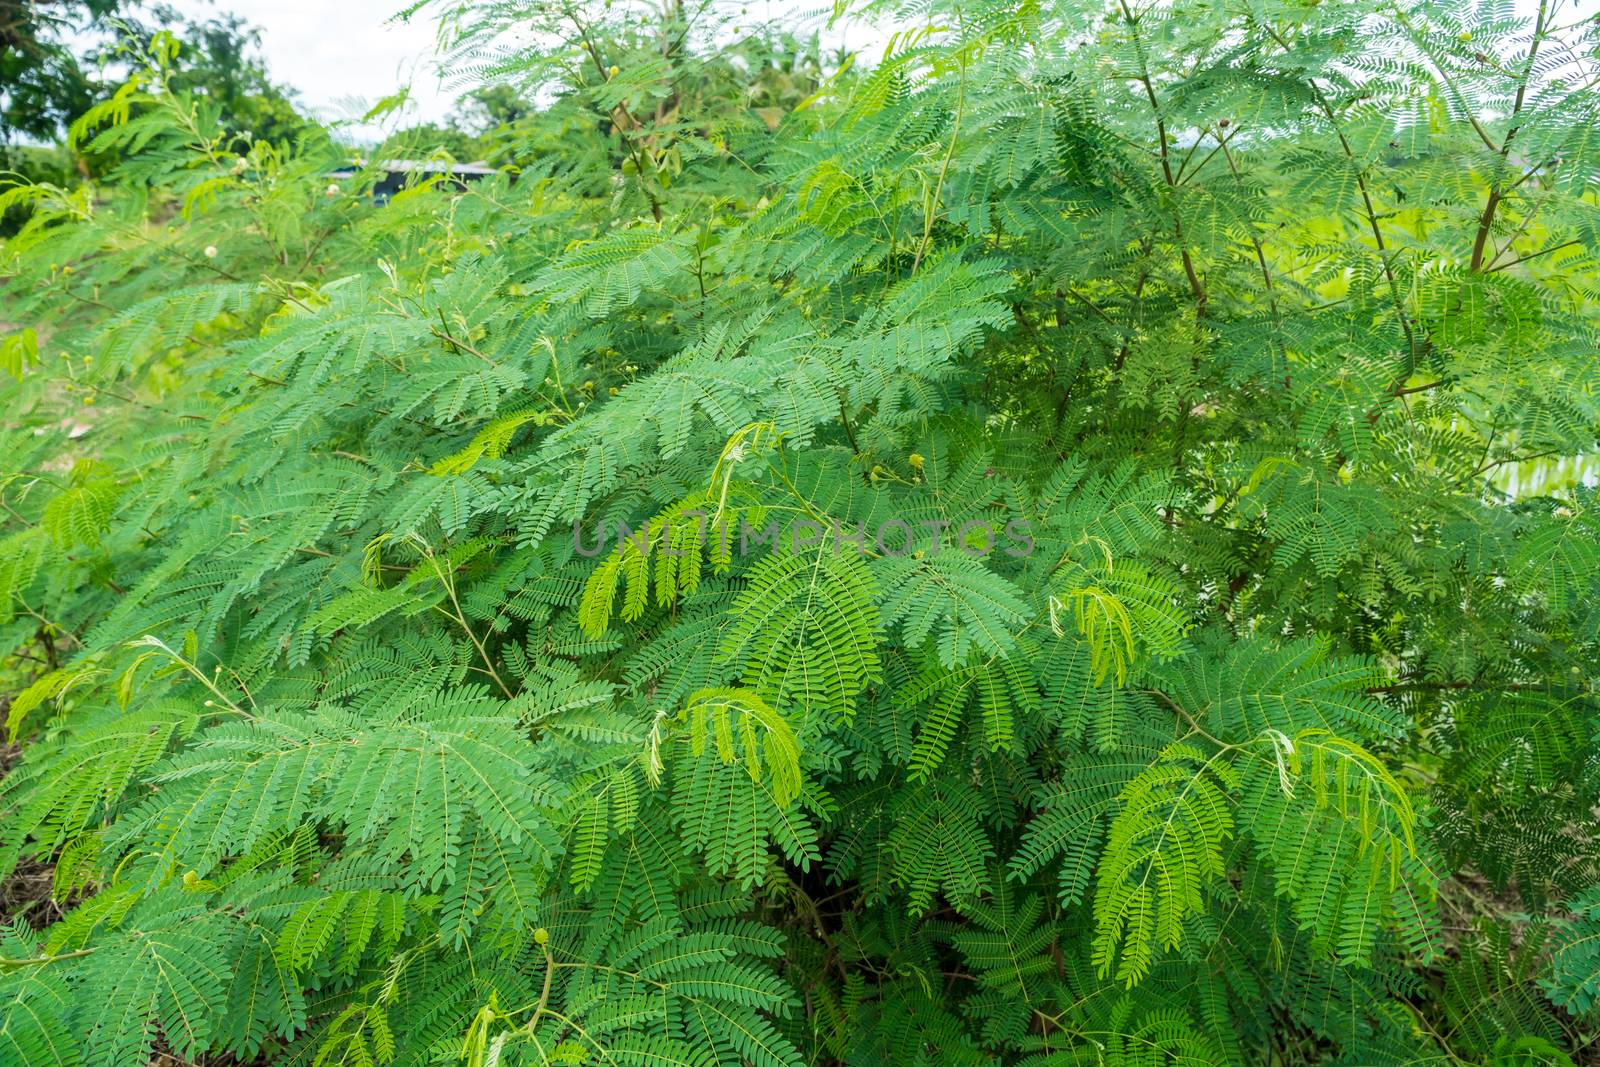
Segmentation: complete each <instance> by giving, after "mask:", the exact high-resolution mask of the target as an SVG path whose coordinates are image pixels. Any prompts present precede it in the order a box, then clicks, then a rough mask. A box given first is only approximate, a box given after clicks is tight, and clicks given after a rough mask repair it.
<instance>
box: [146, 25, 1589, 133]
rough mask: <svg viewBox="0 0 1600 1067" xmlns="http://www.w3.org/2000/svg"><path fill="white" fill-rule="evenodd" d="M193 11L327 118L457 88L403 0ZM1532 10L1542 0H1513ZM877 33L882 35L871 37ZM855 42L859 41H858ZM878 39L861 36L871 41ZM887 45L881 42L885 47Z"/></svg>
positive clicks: (433, 108) (437, 102) (422, 113)
mask: <svg viewBox="0 0 1600 1067" xmlns="http://www.w3.org/2000/svg"><path fill="white" fill-rule="evenodd" d="M169 2H170V3H172V4H173V6H175V7H177V8H178V9H179V10H181V11H184V12H186V13H189V14H192V15H202V16H203V15H206V14H208V13H213V14H214V13H216V12H218V11H235V12H238V13H239V14H240V15H243V16H244V17H245V18H246V19H247V20H248V21H250V22H252V23H254V24H255V25H257V26H259V27H261V29H262V31H263V32H262V41H261V47H262V52H263V53H264V54H265V56H266V61H267V69H268V70H269V71H271V73H272V77H273V78H274V79H275V80H276V81H278V82H280V83H283V84H286V85H288V86H291V87H292V88H294V89H295V90H297V91H298V92H299V94H300V99H301V101H302V102H303V103H305V104H307V105H309V106H310V107H311V108H312V109H313V110H315V111H316V112H317V113H318V114H319V115H320V116H321V117H323V118H330V119H331V118H345V117H350V116H351V115H352V114H355V115H359V114H360V113H361V112H362V111H364V110H365V109H366V107H367V106H368V105H370V104H373V103H375V102H376V101H378V100H379V99H381V98H382V97H384V96H387V95H388V94H389V93H392V92H394V91H395V90H396V89H397V88H399V87H400V86H402V85H410V86H411V91H412V99H413V101H414V108H413V110H412V111H411V112H410V117H412V118H413V119H414V120H428V119H440V118H443V117H444V116H445V115H447V114H448V113H449V112H450V109H451V106H452V104H453V102H454V99H455V97H456V96H457V95H458V94H457V92H455V91H454V90H451V89H449V88H447V87H446V86H443V85H441V84H440V81H439V78H438V76H437V73H436V71H435V70H434V68H433V66H432V62H431V60H432V56H433V51H434V27H433V21H432V19H431V18H429V17H427V16H426V14H424V15H422V16H418V17H417V18H414V19H412V20H411V22H409V23H403V22H402V23H395V22H391V21H390V17H391V16H392V15H393V14H394V12H395V11H397V10H399V9H400V8H401V7H402V6H404V2H405V0H169ZM1515 3H1516V7H1517V9H1518V10H1519V11H1525V12H1527V13H1529V14H1531V13H1532V12H1533V11H1534V10H1535V9H1536V8H1537V6H1538V0H1515ZM1558 3H1559V5H1560V10H1561V12H1562V14H1563V16H1564V17H1565V18H1572V17H1574V16H1577V15H1580V14H1586V13H1587V14H1600V0H1558ZM749 6H750V7H751V8H754V9H757V10H759V9H761V8H765V9H766V10H767V12H768V13H769V14H771V15H776V14H778V13H780V12H782V11H783V10H785V9H786V8H794V7H798V8H800V9H802V10H805V11H808V12H815V11H816V10H818V9H819V8H825V7H826V6H827V5H826V4H825V3H823V2H822V0H753V2H751V3H750V5H749ZM873 36H876V35H873ZM852 43H854V42H852ZM875 43H876V42H862V43H861V44H860V45H858V47H866V46H869V45H871V44H875ZM879 47H881V45H879Z"/></svg>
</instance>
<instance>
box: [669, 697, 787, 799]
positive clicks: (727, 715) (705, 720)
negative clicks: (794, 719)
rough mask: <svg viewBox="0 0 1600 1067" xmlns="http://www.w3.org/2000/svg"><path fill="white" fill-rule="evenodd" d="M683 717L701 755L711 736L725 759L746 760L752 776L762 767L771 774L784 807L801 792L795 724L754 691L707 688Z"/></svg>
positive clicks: (753, 778)
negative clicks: (790, 723)
mask: <svg viewBox="0 0 1600 1067" xmlns="http://www.w3.org/2000/svg"><path fill="white" fill-rule="evenodd" d="M682 718H683V719H686V720H687V722H688V726H689V748H690V751H691V752H693V753H694V755H695V756H696V757H699V756H702V755H704V754H705V752H706V746H707V743H708V742H709V743H710V744H711V745H712V747H714V748H715V749H716V753H717V758H718V759H720V760H721V761H722V762H723V763H725V764H727V763H736V762H737V763H742V764H743V765H744V768H745V770H746V772H748V773H749V775H750V780H751V781H753V782H760V781H761V778H762V774H763V772H765V773H766V774H767V775H769V776H770V777H771V779H772V798H773V800H774V801H775V802H776V803H777V805H778V806H779V807H786V806H787V805H788V804H790V803H791V802H792V801H793V800H794V799H795V797H797V796H799V795H800V745H799V743H798V742H797V741H796V740H795V736H794V730H793V728H792V727H790V725H789V724H788V723H787V722H786V721H784V719H783V717H782V716H781V715H779V714H778V713H777V712H776V711H774V710H772V708H771V707H770V706H769V705H768V704H767V702H766V701H764V700H762V699H761V698H760V697H759V696H757V695H756V694H755V693H754V692H751V691H749V690H743V689H702V690H701V691H700V692H698V693H695V694H694V695H693V696H691V697H690V698H689V705H688V707H686V708H685V709H684V711H683V715H682ZM652 766H658V765H657V764H655V763H652ZM657 773H659V771H657Z"/></svg>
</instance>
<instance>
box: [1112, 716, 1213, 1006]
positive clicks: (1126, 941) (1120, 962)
mask: <svg viewBox="0 0 1600 1067" xmlns="http://www.w3.org/2000/svg"><path fill="white" fill-rule="evenodd" d="M1238 785H1239V779H1238V775H1237V773H1236V772H1235V771H1234V770H1233V769H1232V767H1231V766H1230V765H1229V764H1227V763H1226V762H1223V761H1219V760H1217V759H1216V758H1215V757H1212V758H1211V759H1207V758H1206V757H1205V756H1204V755H1203V754H1202V753H1201V752H1200V750H1199V749H1196V748H1194V747H1192V746H1189V745H1173V746H1172V747H1170V748H1168V749H1167V750H1166V751H1165V752H1163V753H1162V754H1161V758H1160V759H1159V760H1158V761H1157V762H1156V763H1153V764H1151V765H1150V766H1149V767H1147V768H1145V770H1144V771H1143V772H1142V773H1141V774H1140V775H1139V776H1138V777H1136V778H1134V779H1133V781H1131V782H1129V783H1128V785H1127V786H1126V787H1125V788H1124V789H1123V791H1122V793H1121V795H1120V796H1118V798H1117V814H1116V816H1115V817H1114V818H1113V819H1112V820H1111V827H1110V830H1109V832H1108V833H1107V835H1106V843H1105V850H1104V853H1103V855H1102V857H1101V860H1100V867H1099V872H1098V875H1097V877H1096V883H1095V897H1094V924H1095V936H1094V963H1095V966H1096V968H1098V970H1099V972H1100V974H1101V975H1104V976H1110V977H1114V978H1115V979H1116V980H1117V981H1118V982H1121V983H1123V984H1124V985H1128V986H1132V985H1134V984H1136V983H1137V982H1138V981H1139V980H1140V979H1141V978H1143V977H1144V976H1145V975H1146V974H1148V973H1149V971H1150V967H1151V965H1152V964H1153V963H1154V962H1155V959H1156V957H1157V956H1158V955H1159V954H1160V953H1161V952H1162V951H1164V950H1172V949H1176V948H1178V946H1180V945H1181V944H1183V940H1184V927H1185V924H1186V922H1187V921H1188V920H1189V919H1190V918H1192V917H1194V916H1198V915H1201V914H1203V913H1204V912H1205V910H1206V908H1207V906H1208V899H1207V898H1208V897H1209V895H1210V892H1211V889H1212V887H1213V885H1214V883H1215V882H1216V881H1217V880H1218V879H1220V878H1221V877H1222V875H1223V871H1224V866H1223V847H1224V845H1225V843H1226V842H1227V840H1228V839H1229V838H1230V837H1232V836H1233V830H1234V819H1233V811H1232V809H1231V806H1230V801H1231V798H1230V796H1229V791H1230V790H1233V789H1237V788H1238Z"/></svg>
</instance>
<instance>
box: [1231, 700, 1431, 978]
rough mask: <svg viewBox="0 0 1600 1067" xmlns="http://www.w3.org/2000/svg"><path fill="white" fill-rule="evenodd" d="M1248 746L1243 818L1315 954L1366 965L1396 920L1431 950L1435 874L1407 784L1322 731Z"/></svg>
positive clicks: (1274, 736) (1417, 945)
mask: <svg viewBox="0 0 1600 1067" xmlns="http://www.w3.org/2000/svg"><path fill="white" fill-rule="evenodd" d="M1254 748H1255V751H1254V752H1253V755H1254V756H1255V763H1254V766H1253V767H1252V769H1251V770H1250V772H1249V773H1248V774H1247V779H1248V785H1247V788H1246V794H1247V798H1246V800H1245V801H1244V810H1245V813H1246V815H1247V816H1248V819H1247V820H1246V821H1247V824H1248V825H1249V827H1250V834H1251V836H1252V838H1253V839H1254V840H1255V841H1256V843H1257V844H1258V846H1259V847H1260V848H1261V849H1262V851H1263V853H1264V854H1265V857H1266V859H1267V862H1268V864H1269V865H1270V866H1271V867H1272V870H1273V874H1274V878H1275V880H1276V881H1277V885H1278V891H1279V893H1281V894H1282V895H1283V896H1285V897H1288V898H1289V901H1290V905H1291V908H1292V910H1293V912H1294V916H1295V921H1296V922H1298V923H1299V925H1300V927H1301V928H1302V929H1303V930H1305V931H1306V932H1307V933H1308V934H1309V935H1310V938H1311V945H1312V949H1313V951H1314V952H1317V953H1319V954H1323V955H1332V956H1336V957H1337V958H1339V959H1340V960H1342V961H1345V962H1347V963H1366V962H1368V961H1369V960H1370V959H1371V956H1372V952H1373V945H1374V943H1375V941H1376V939H1377V937H1378V933H1379V930H1380V929H1381V928H1382V927H1383V926H1385V925H1388V924H1390V923H1397V924H1398V925H1400V927H1401V928H1402V936H1403V937H1404V938H1405V940H1406V941H1407V942H1408V943H1409V944H1410V945H1411V946H1412V947H1413V948H1414V949H1416V950H1417V951H1419V952H1424V953H1431V951H1432V945H1431V943H1430V942H1431V939H1432V937H1433V933H1432V931H1431V930H1430V929H1429V923H1430V919H1431V916H1430V914H1429V913H1430V910H1431V904H1432V900H1431V897H1432V894H1433V885H1432V876H1431V874H1430V872H1428V871H1427V869H1426V866H1425V864H1423V863H1422V862H1421V858H1420V857H1419V856H1418V854H1417V822H1418V820H1417V814H1416V811H1415V809H1414V808H1413V806H1412V802H1411V798H1410V796H1409V795H1408V793H1407V792H1406V789H1405V787H1404V786H1402V785H1401V784H1400V782H1399V781H1398V780H1396V779H1395V777H1394V775H1393V774H1391V773H1390V772H1389V770H1388V768H1387V767H1385V766H1384V764H1383V762H1382V761H1381V760H1379V759H1378V758H1377V757H1376V756H1374V755H1373V754H1372V753H1371V752H1368V751H1367V750H1366V749H1364V748H1362V747H1361V746H1360V745H1358V744H1355V743H1354V742H1351V741H1347V740H1345V739H1343V738H1340V737H1338V736H1336V735H1333V734H1330V733H1328V732H1326V731H1324V730H1316V729H1312V730H1305V731H1302V732H1301V733H1300V734H1298V735H1296V736H1294V737H1288V736H1285V735H1283V734H1281V733H1278V732H1276V731H1270V732H1269V733H1267V734H1266V735H1265V736H1263V737H1262V738H1261V739H1260V740H1259V742H1258V743H1257V744H1256V746H1254ZM1262 749H1266V750H1267V751H1262Z"/></svg>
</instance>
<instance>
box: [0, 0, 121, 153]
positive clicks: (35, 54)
mask: <svg viewBox="0 0 1600 1067" xmlns="http://www.w3.org/2000/svg"><path fill="white" fill-rule="evenodd" d="M133 3H137V0H133ZM131 6H132V3H129V2H127V0H0V142H9V141H13V140H16V139H17V138H18V137H24V138H30V139H33V140H41V141H43V140H51V139H53V138H55V137H56V136H57V135H58V134H59V133H60V131H61V128H62V126H63V125H64V124H65V123H66V122H67V121H69V120H70V119H71V118H72V117H73V116H75V115H77V114H79V113H80V112H82V111H83V110H84V109H86V108H87V107H89V105H90V104H92V103H94V101H95V100H96V99H97V98H99V97H100V96H101V95H103V90H104V86H103V85H102V84H101V83H100V81H99V80H98V79H97V78H95V77H94V75H93V74H92V73H91V72H89V71H86V70H85V69H84V66H83V64H82V62H81V60H80V57H79V56H77V55H75V54H74V53H73V51H72V49H71V48H69V47H68V46H67V43H66V37H67V36H68V33H69V31H71V30H72V29H74V28H79V29H81V28H83V27H84V26H86V25H92V24H96V23H99V24H104V20H106V19H108V18H109V17H110V16H111V15H113V14H114V13H115V12H117V11H118V10H119V9H126V8H128V7H131Z"/></svg>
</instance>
